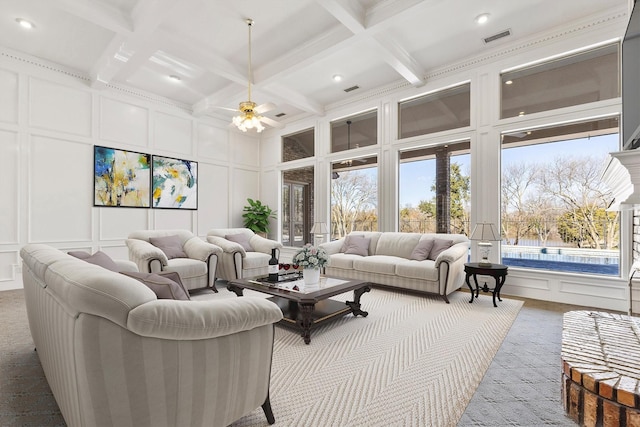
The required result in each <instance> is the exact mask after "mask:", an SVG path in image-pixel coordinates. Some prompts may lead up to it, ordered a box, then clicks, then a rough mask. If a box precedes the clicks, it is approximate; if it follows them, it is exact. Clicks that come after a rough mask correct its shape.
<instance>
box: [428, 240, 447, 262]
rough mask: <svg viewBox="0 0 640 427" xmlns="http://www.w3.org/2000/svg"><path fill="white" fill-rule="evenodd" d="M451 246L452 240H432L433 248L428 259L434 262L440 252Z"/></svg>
mask: <svg viewBox="0 0 640 427" xmlns="http://www.w3.org/2000/svg"><path fill="white" fill-rule="evenodd" d="M451 246H453V240H444V239H433V247H432V248H431V252H429V258H428V259H432V260H434V261H435V259H436V258H438V255H440V252H442V251H445V250H447V249H449V248H450V247H451Z"/></svg>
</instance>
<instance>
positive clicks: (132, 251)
mask: <svg viewBox="0 0 640 427" xmlns="http://www.w3.org/2000/svg"><path fill="white" fill-rule="evenodd" d="M125 242H126V244H127V247H128V248H129V259H130V260H131V261H133V262H135V263H136V264H137V265H138V269H139V270H140V271H142V272H147V273H150V272H151V271H152V270H151V263H152V262H154V261H156V262H157V263H159V264H160V265H161V267H164V266H166V265H167V262H169V260H168V259H167V256H166V255H165V253H164V252H162V249H160V248H158V247H155V246H153V245H152V244H151V243H149V242H147V241H145V240H139V239H127V240H125Z"/></svg>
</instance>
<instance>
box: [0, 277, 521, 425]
mask: <svg viewBox="0 0 640 427" xmlns="http://www.w3.org/2000/svg"><path fill="white" fill-rule="evenodd" d="M246 294H250V292H246ZM254 295H255V294H254ZM212 297H215V298H220V297H229V298H235V295H233V294H231V293H229V292H227V291H225V290H221V292H220V294H217V295H216V296H213V295H208V294H206V293H204V294H199V295H197V296H195V299H208V298H212ZM350 297H351V295H350V294H344V295H340V296H338V297H335V298H337V299H341V300H347V299H350ZM449 299H450V301H451V304H446V303H445V302H444V301H443V300H442V299H440V298H435V297H424V296H416V295H411V294H407V293H403V292H391V291H384V290H379V289H373V290H372V291H371V292H370V293H367V294H364V295H363V297H362V300H361V302H362V306H363V309H364V310H366V311H368V312H369V316H368V317H366V318H362V317H356V318H354V317H353V316H351V315H348V316H345V317H343V318H341V319H338V320H336V321H334V322H330V323H328V324H326V325H324V326H322V327H320V328H318V329H315V330H313V331H312V334H311V344H309V345H305V344H304V342H303V340H302V338H301V337H300V336H299V334H297V333H295V332H294V331H293V330H291V329H289V328H284V327H279V326H278V327H276V337H275V347H274V355H273V369H272V379H271V388H270V393H271V404H272V407H273V412H274V415H275V417H276V424H275V425H276V426H323V427H324V426H350V427H353V426H455V425H456V424H457V422H458V420H459V419H460V417H461V416H462V413H463V412H464V409H465V407H466V406H467V404H468V403H469V401H470V399H471V397H472V396H473V393H474V391H475V389H476V388H477V386H478V384H479V383H480V381H481V380H482V376H483V375H484V372H485V371H486V369H487V368H488V366H489V364H490V363H491V360H492V358H493V356H494V355H495V353H496V352H497V350H498V348H499V347H500V344H501V343H502V340H503V339H504V337H505V336H506V334H507V332H508V330H509V328H510V327H511V324H512V323H513V321H514V320H515V318H516V316H517V314H518V311H519V310H520V308H521V307H522V302H521V301H515V300H509V299H504V300H503V301H502V302H499V303H498V307H497V308H494V307H493V304H492V302H491V297H490V296H481V297H480V299H479V300H476V301H474V303H473V304H469V301H468V300H469V294H468V293H463V292H456V293H454V294H452V295H451V296H450V297H449ZM0 324H2V325H3V326H2V332H0V425H2V426H12V425H21V426H52V425H56V426H57V425H61V426H64V421H63V419H62V417H61V415H60V412H59V410H58V408H57V405H56V403H55V400H54V399H53V396H52V395H51V392H50V390H49V387H48V385H47V382H46V379H45V378H44V374H43V372H42V368H41V367H40V363H39V361H38V357H37V353H36V352H34V351H33V342H32V341H31V336H30V334H29V328H28V324H27V320H26V313H25V308H24V299H23V297H22V291H21V290H17V291H5V292H0ZM267 425H268V424H267V422H266V419H265V417H264V413H263V412H262V410H261V409H259V408H258V409H256V410H255V411H253V412H252V413H250V414H249V415H247V416H245V417H243V418H242V419H240V420H238V421H237V422H236V423H234V424H233V426H234V427H235V426H237V427H240V426H267Z"/></svg>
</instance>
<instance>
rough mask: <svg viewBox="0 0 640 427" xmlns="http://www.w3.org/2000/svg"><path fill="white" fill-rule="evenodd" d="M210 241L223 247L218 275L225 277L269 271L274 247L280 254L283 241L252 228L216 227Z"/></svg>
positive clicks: (239, 276) (238, 276)
mask: <svg viewBox="0 0 640 427" xmlns="http://www.w3.org/2000/svg"><path fill="white" fill-rule="evenodd" d="M207 241H208V242H209V243H212V244H214V245H216V246H219V247H220V248H222V251H223V252H222V257H221V260H220V265H219V267H218V273H217V274H218V277H219V278H220V279H224V280H233V279H243V278H245V279H246V278H250V277H258V276H264V275H266V274H267V273H268V269H269V259H271V249H273V248H275V249H276V254H277V256H278V257H280V249H281V248H282V243H280V242H276V241H275V240H269V239H266V238H264V237H262V236H258V235H257V234H255V233H254V232H253V231H252V230H250V229H248V228H215V229H213V230H209V232H208V233H207Z"/></svg>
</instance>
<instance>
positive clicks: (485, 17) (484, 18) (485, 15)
mask: <svg viewBox="0 0 640 427" xmlns="http://www.w3.org/2000/svg"><path fill="white" fill-rule="evenodd" d="M489 16H490V14H489V13H482V14H480V15H478V16H476V19H475V21H476V23H477V24H480V25H482V24H485V23H486V22H487V21H488V20H489Z"/></svg>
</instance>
